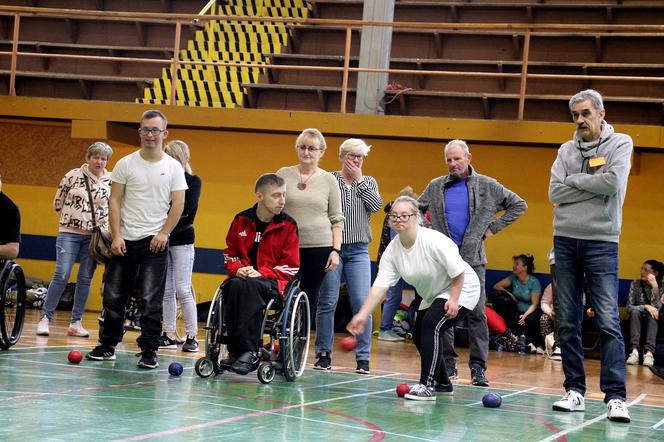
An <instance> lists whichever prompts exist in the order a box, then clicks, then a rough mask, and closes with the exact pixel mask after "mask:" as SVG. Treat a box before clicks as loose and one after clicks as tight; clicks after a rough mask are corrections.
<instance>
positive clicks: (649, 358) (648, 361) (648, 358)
mask: <svg viewBox="0 0 664 442" xmlns="http://www.w3.org/2000/svg"><path fill="white" fill-rule="evenodd" d="M643 365H644V366H645V367H652V366H653V365H655V358H654V357H653V354H652V353H650V352H648V353H646V354H645V355H643Z"/></svg>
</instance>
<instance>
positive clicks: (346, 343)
mask: <svg viewBox="0 0 664 442" xmlns="http://www.w3.org/2000/svg"><path fill="white" fill-rule="evenodd" d="M339 345H340V346H341V348H342V349H343V350H344V351H351V350H354V349H355V347H356V346H357V339H355V336H346V337H345V338H343V339H342V340H341V341H339Z"/></svg>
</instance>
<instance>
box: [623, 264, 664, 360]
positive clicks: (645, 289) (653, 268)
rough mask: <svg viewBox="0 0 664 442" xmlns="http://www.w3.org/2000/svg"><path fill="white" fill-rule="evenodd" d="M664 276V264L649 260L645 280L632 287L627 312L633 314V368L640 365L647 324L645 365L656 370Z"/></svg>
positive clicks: (630, 356)
mask: <svg viewBox="0 0 664 442" xmlns="http://www.w3.org/2000/svg"><path fill="white" fill-rule="evenodd" d="M662 276H664V264H662V263H661V262H659V261H657V260H654V259H649V260H648V261H646V262H644V263H643V266H642V267H641V279H639V280H636V281H632V284H631V285H630V287H629V297H628V299H627V311H628V312H629V330H630V346H631V348H632V352H631V353H630V355H629V357H628V358H627V363H628V364H629V365H638V364H639V349H640V346H641V325H642V323H643V322H645V323H646V340H645V345H644V349H643V351H644V355H643V365H645V366H647V367H652V366H653V364H654V362H655V358H654V353H655V340H656V339H657V326H658V324H657V321H658V320H659V309H660V308H661V307H662V303H661V298H662V294H664V288H662Z"/></svg>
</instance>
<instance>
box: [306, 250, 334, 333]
mask: <svg viewBox="0 0 664 442" xmlns="http://www.w3.org/2000/svg"><path fill="white" fill-rule="evenodd" d="M330 252H332V247H307V248H300V290H302V291H303V292H304V293H306V294H307V297H308V298H309V309H310V313H311V316H310V317H311V318H315V317H316V308H317V306H318V292H319V291H320V286H321V284H322V283H323V279H324V278H325V273H326V272H325V264H327V258H328V257H329V256H330ZM339 258H340V259H341V257H339ZM314 323H315V321H311V325H312V327H313V325H314Z"/></svg>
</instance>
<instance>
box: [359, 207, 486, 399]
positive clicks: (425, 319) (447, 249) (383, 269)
mask: <svg viewBox="0 0 664 442" xmlns="http://www.w3.org/2000/svg"><path fill="white" fill-rule="evenodd" d="M417 214H418V208H417V201H416V200H415V199H414V198H411V197H409V196H400V197H398V198H397V199H396V200H395V201H394V204H392V210H391V211H390V214H389V217H390V221H391V222H392V228H393V229H394V230H395V231H396V232H397V236H396V237H395V238H394V239H393V240H392V241H391V242H390V244H389V245H388V246H387V248H386V249H385V252H383V256H382V257H381V261H380V267H379V269H378V276H377V277H376V280H375V281H374V283H373V287H371V290H370V291H369V297H368V298H367V300H366V301H365V302H364V304H363V305H362V308H361V309H360V311H359V313H358V314H357V315H355V316H354V317H353V319H352V320H351V322H350V323H349V324H348V330H349V331H350V332H351V333H353V334H357V333H361V332H362V331H363V330H364V326H365V324H366V322H367V318H368V317H369V315H371V312H372V311H373V309H374V307H376V306H377V305H378V304H379V303H380V302H381V301H382V300H383V298H385V295H386V293H387V290H388V288H390V287H391V286H393V285H394V284H395V283H396V282H397V281H398V280H399V278H403V280H404V281H406V282H407V283H408V284H410V285H412V286H413V287H415V289H416V290H417V292H418V293H419V294H420V296H422V303H421V304H420V310H419V311H418V313H417V319H416V320H415V329H414V334H413V340H414V341H415V346H416V347H417V350H418V351H419V353H420V360H421V369H420V383H419V384H416V385H413V386H412V387H411V389H410V392H409V393H408V394H406V396H405V397H406V399H412V400H420V401H434V400H435V399H436V394H435V392H436V391H438V392H441V393H444V394H452V393H453V391H454V388H453V387H452V384H451V383H450V381H449V379H448V377H447V369H446V367H445V361H444V359H443V348H442V347H443V332H444V331H445V330H447V329H448V328H450V327H453V326H454V324H456V323H457V322H458V321H459V320H461V319H463V318H464V317H465V316H466V315H467V314H468V312H470V311H471V310H473V308H474V307H475V305H476V304H477V301H478V300H479V297H480V282H479V278H478V277H477V275H476V274H475V272H474V271H473V269H472V268H471V267H470V266H469V265H468V264H467V263H466V262H465V261H464V260H463V259H461V255H459V249H458V248H457V246H456V244H454V242H453V241H452V240H451V239H449V238H448V237H447V236H445V235H443V234H442V233H440V232H437V231H435V230H431V229H427V228H426V227H420V226H419V225H418V219H417Z"/></svg>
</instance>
